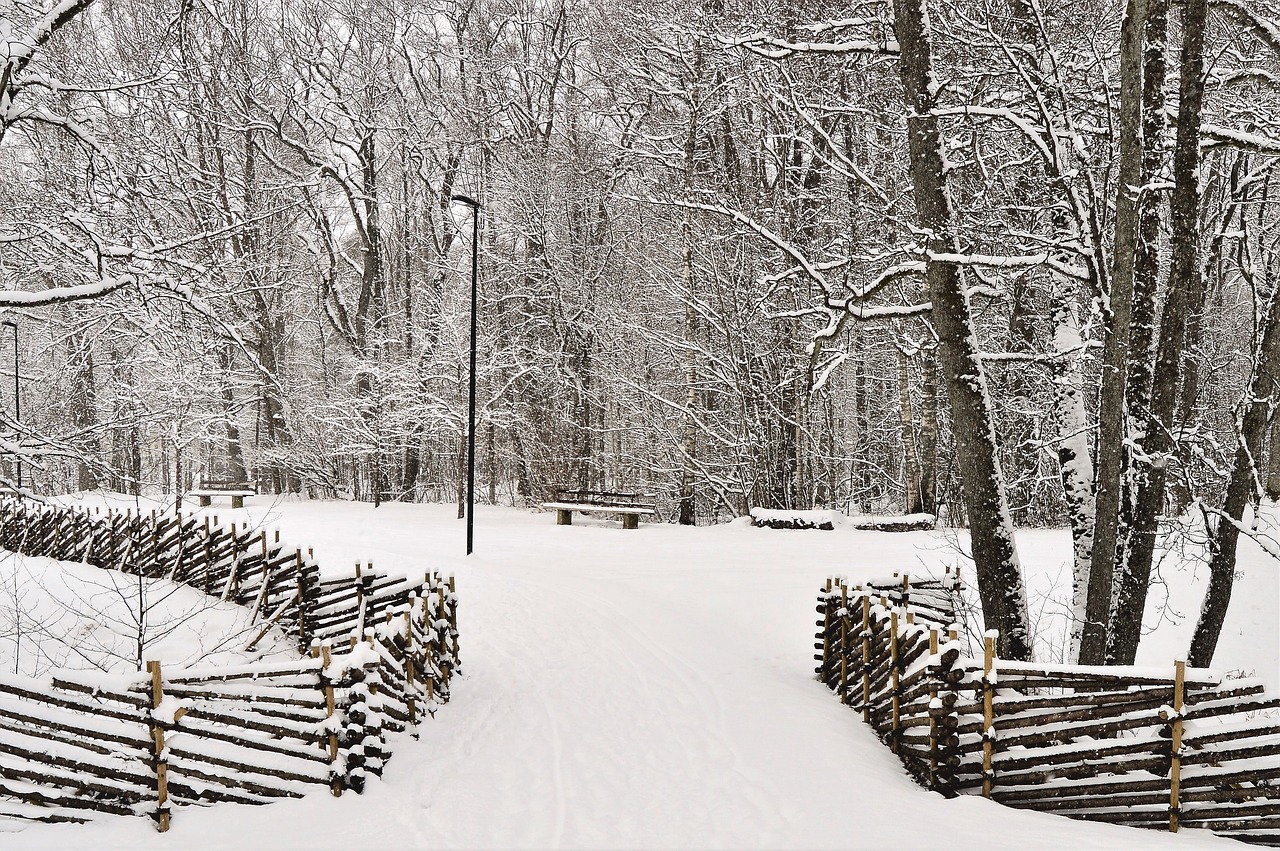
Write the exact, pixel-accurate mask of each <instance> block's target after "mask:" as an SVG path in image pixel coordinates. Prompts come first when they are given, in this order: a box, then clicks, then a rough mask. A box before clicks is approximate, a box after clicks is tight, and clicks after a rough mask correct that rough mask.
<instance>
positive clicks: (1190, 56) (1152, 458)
mask: <svg viewBox="0 0 1280 851" xmlns="http://www.w3.org/2000/svg"><path fill="white" fill-rule="evenodd" d="M1186 8H1187V7H1184V10H1185V9H1186ZM1186 14H1187V12H1186V11H1184V15H1186ZM1203 54H1204V22H1203V20H1201V21H1200V23H1199V26H1198V31H1197V30H1189V31H1187V32H1184V34H1183V45H1182V74H1181V80H1180V84H1179V91H1178V128H1177V136H1176V139H1177V142H1176V146H1175V149H1174V156H1173V181H1174V189H1173V198H1172V199H1171V201H1170V204H1169V214H1170V215H1169V219H1170V238H1171V239H1172V241H1173V257H1172V260H1171V262H1170V267H1169V287H1168V290H1169V292H1168V295H1167V296H1166V298H1165V306H1164V312H1163V313H1162V314H1161V316H1160V341H1159V344H1158V347H1157V350H1156V364H1155V372H1154V375H1153V378H1152V387H1151V414H1150V416H1149V417H1148V418H1147V427H1146V434H1145V437H1144V438H1143V440H1142V444H1141V454H1142V456H1143V457H1142V460H1141V463H1140V465H1139V469H1140V470H1141V475H1140V476H1139V477H1138V487H1137V499H1136V500H1135V502H1134V510H1133V529H1132V533H1131V536H1130V541H1129V557H1128V558H1127V559H1126V560H1125V565H1124V569H1123V571H1122V572H1121V574H1120V576H1119V578H1118V580H1117V582H1116V593H1115V600H1114V602H1113V605H1112V622H1111V629H1110V634H1109V636H1108V641H1107V653H1106V658H1107V661H1108V662H1110V663H1113V664H1119V665H1132V664H1133V660H1134V658H1135V656H1136V654H1137V652H1138V641H1139V639H1140V638H1141V636H1142V616H1143V613H1144V610H1145V608H1146V602H1147V588H1148V586H1149V585H1150V581H1151V564H1152V561H1153V559H1154V554H1155V542H1156V534H1157V531H1158V518H1159V515H1160V509H1161V507H1162V506H1163V504H1164V492H1165V487H1164V486H1165V478H1166V476H1165V473H1166V471H1167V469H1168V464H1169V462H1170V460H1171V459H1172V457H1173V451H1174V445H1175V441H1174V428H1175V423H1174V413H1175V411H1176V409H1177V403H1178V389H1179V376H1180V373H1181V367H1182V356H1183V349H1184V343H1185V341H1186V331H1187V313H1188V310H1189V309H1190V308H1191V305H1190V304H1189V299H1190V296H1191V295H1192V293H1194V292H1195V291H1196V290H1197V289H1198V286H1199V284H1198V282H1197V280H1196V279H1197V278H1198V277H1199V275H1200V258H1199V250H1200V116H1201V107H1202V104H1203V95H1204V82H1203V80H1202V79H1201V72H1202V70H1203V67H1204V58H1203Z"/></svg>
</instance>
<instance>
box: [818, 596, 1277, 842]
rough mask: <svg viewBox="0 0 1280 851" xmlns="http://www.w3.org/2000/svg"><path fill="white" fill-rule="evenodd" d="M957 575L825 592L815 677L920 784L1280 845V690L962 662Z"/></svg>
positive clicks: (1137, 670)
mask: <svg viewBox="0 0 1280 851" xmlns="http://www.w3.org/2000/svg"><path fill="white" fill-rule="evenodd" d="M956 585H957V580H955V579H954V578H952V577H950V576H948V578H947V579H944V580H943V581H942V582H941V583H939V582H937V581H930V582H920V583H916V582H913V581H910V580H909V579H908V578H906V577H903V578H902V579H901V580H899V581H894V582H890V583H879V584H878V585H877V584H873V585H872V586H866V585H860V586H854V587H850V586H849V585H847V584H846V583H845V582H843V581H842V580H839V579H835V580H829V581H828V583H827V586H826V588H824V589H823V590H822V592H821V594H820V596H819V598H818V613H819V614H820V615H821V616H822V617H821V619H820V620H819V621H818V627H819V629H820V631H819V633H818V643H817V645H816V648H817V649H818V650H820V651H821V652H819V653H818V654H816V656H815V659H816V660H817V661H818V662H819V665H818V668H817V673H818V676H819V678H820V679H821V680H822V682H824V683H826V684H827V685H828V686H829V687H830V688H831V689H832V690H833V691H835V692H836V693H837V694H838V695H839V696H840V698H841V700H842V701H843V702H844V703H846V704H848V705H849V706H851V707H853V708H854V709H856V710H859V711H861V712H862V715H863V718H864V719H865V720H866V721H867V723H869V724H870V725H871V726H872V728H873V729H874V730H875V731H876V733H877V735H878V736H879V737H880V738H881V739H882V740H883V741H884V742H885V743H886V744H888V746H889V747H890V748H891V749H892V750H893V751H894V752H895V753H897V754H898V756H899V758H900V759H901V760H902V763H903V765H904V766H905V767H906V769H907V771H908V772H909V773H910V774H911V775H912V776H913V777H915V778H916V779H917V781H919V782H920V783H921V784H923V785H925V786H927V787H928V788H930V789H934V790H936V791H938V792H940V793H942V794H944V795H947V796H954V795H959V794H974V795H985V796H986V797H989V798H991V799H993V800H996V801H999V802H1000V803H1003V804H1006V805H1008V806H1012V807H1021V808H1026V809H1034V810H1041V811H1046V812H1054V813H1059V814H1062V815H1066V816H1071V817H1073V818H1080V819H1088V820H1092V821H1105V822H1112V823H1116V824H1129V825H1134V826H1139V827H1150V828H1158V829H1164V830H1174V831H1176V830H1178V828H1179V827H1194V828H1204V829H1208V830H1212V831H1213V832H1215V833H1218V834H1222V835H1224V836H1230V837H1232V838H1234V839H1240V840H1243V841H1246V842H1252V843H1256V844H1262V845H1277V846H1280V711H1277V710H1280V699H1277V698H1268V697H1265V696H1264V695H1263V684H1262V683H1261V682H1260V681H1258V680H1255V679H1226V678H1225V677H1224V676H1223V675H1222V674H1220V673H1218V672H1215V671H1212V670H1207V669H1193V668H1186V667H1185V666H1184V665H1183V664H1182V663H1180V662H1179V663H1176V664H1172V665H1170V666H1169V667H1168V669H1167V670H1164V669H1153V668H1145V667H1085V666H1078V665H1040V664H1029V663H1023V662H1010V661H1004V660H1001V659H999V658H997V657H996V653H995V643H996V636H995V634H994V633H988V634H987V635H986V636H985V638H984V644H985V648H984V654H983V657H982V658H975V657H971V656H969V655H968V646H967V644H964V643H961V642H960V641H959V640H958V637H957V635H956V631H955V629H954V627H952V626H951V621H952V619H953V612H954V609H951V610H948V609H947V607H946V602H945V601H946V599H947V598H948V595H949V594H950V593H952V592H953V590H954V589H955V587H956Z"/></svg>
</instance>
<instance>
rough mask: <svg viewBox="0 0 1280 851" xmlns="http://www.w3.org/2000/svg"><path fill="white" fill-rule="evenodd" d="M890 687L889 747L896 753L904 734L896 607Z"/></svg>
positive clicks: (891, 617) (891, 637)
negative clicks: (901, 715) (899, 694)
mask: <svg viewBox="0 0 1280 851" xmlns="http://www.w3.org/2000/svg"><path fill="white" fill-rule="evenodd" d="M889 687H890V689H891V692H890V694H891V695H892V697H891V699H890V704H891V710H892V715H891V717H890V720H889V736H890V739H889V749H890V750H891V751H893V752H894V753H897V752H898V738H899V737H900V736H901V735H902V729H901V727H899V726H898V725H899V723H900V719H899V710H900V706H899V703H898V610H897V609H894V610H893V611H891V612H890V613H889Z"/></svg>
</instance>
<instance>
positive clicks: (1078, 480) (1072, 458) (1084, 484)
mask: <svg viewBox="0 0 1280 851" xmlns="http://www.w3.org/2000/svg"><path fill="white" fill-rule="evenodd" d="M1053 328H1054V335H1053V340H1054V349H1055V351H1056V353H1057V355H1058V358H1057V359H1056V360H1055V361H1054V362H1053V372H1052V378H1053V407H1052V409H1051V413H1050V419H1051V421H1052V423H1053V430H1054V436H1055V437H1056V439H1057V441H1058V468H1059V471H1060V475H1061V477H1062V492H1063V495H1064V497H1065V499H1066V503H1067V517H1068V519H1069V521H1070V523H1071V544H1072V551H1073V555H1074V557H1073V559H1072V569H1071V633H1070V647H1069V655H1068V660H1069V661H1075V660H1076V658H1078V656H1079V654H1080V639H1081V635H1082V634H1083V631H1084V622H1085V606H1086V603H1087V602H1088V596H1089V569H1090V561H1089V559H1090V554H1091V553H1092V552H1093V521H1094V495H1093V463H1092V461H1091V459H1090V457H1089V434H1088V415H1087V413H1086V411H1085V402H1084V393H1083V391H1082V390H1081V387H1082V385H1083V378H1082V376H1081V373H1080V356H1081V344H1082V342H1083V341H1082V339H1081V337H1080V329H1079V327H1078V325H1077V319H1076V315H1075V311H1074V309H1073V308H1072V306H1071V304H1070V302H1068V300H1067V298H1066V297H1065V296H1059V297H1058V298H1057V299H1056V301H1055V303H1054V305H1053Z"/></svg>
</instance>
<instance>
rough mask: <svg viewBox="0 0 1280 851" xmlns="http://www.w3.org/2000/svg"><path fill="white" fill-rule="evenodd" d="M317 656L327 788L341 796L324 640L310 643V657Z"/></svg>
mask: <svg viewBox="0 0 1280 851" xmlns="http://www.w3.org/2000/svg"><path fill="white" fill-rule="evenodd" d="M317 657H319V658H320V660H321V662H320V664H321V666H322V667H321V668H320V687H321V688H322V689H323V690H324V710H325V716H324V718H325V726H326V727H327V728H328V730H329V789H330V790H331V791H332V792H333V796H334V797H335V798H340V797H342V778H341V772H339V771H338V768H337V765H336V764H335V763H337V761H338V732H337V731H336V730H334V729H333V715H334V713H335V712H336V711H337V708H338V705H337V701H336V700H335V698H334V695H333V680H332V678H330V676H329V663H330V662H332V661H333V656H332V654H331V651H330V649H329V642H327V641H325V642H323V643H319V644H312V645H311V658H313V659H315V658H317Z"/></svg>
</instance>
